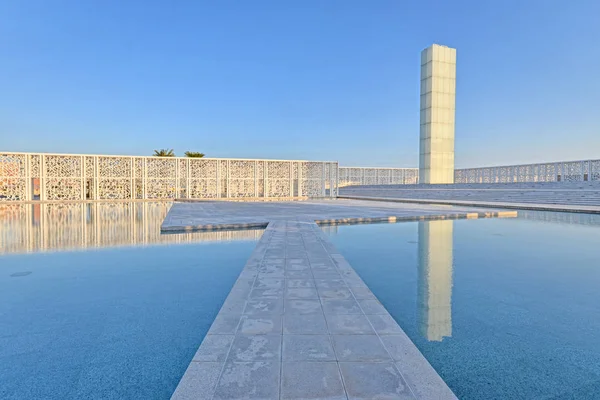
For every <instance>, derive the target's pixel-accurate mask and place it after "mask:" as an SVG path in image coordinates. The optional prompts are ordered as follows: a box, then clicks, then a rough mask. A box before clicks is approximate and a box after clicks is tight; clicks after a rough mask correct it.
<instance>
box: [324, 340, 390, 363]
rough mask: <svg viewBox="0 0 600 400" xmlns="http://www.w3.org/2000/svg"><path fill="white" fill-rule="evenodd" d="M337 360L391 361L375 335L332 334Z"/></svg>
mask: <svg viewBox="0 0 600 400" xmlns="http://www.w3.org/2000/svg"><path fill="white" fill-rule="evenodd" d="M332 339H333V346H334V348H335V354H336V357H337V359H338V360H339V361H366V362H374V361H392V359H391V358H390V355H389V354H388V353H387V351H386V350H385V348H384V347H383V345H382V344H381V341H380V340H379V337H378V336H377V335H333V336H332Z"/></svg>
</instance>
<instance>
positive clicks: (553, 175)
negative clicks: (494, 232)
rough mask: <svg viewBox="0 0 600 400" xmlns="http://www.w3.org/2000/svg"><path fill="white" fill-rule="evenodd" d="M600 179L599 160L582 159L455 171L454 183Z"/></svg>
mask: <svg viewBox="0 0 600 400" xmlns="http://www.w3.org/2000/svg"><path fill="white" fill-rule="evenodd" d="M599 180H600V160H582V161H567V162H553V163H541V164H524V165H508V166H500V167H485V168H467V169H457V170H455V171H454V183H514V182H585V181H599Z"/></svg>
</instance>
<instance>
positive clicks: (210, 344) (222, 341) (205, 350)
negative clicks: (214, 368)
mask: <svg viewBox="0 0 600 400" xmlns="http://www.w3.org/2000/svg"><path fill="white" fill-rule="evenodd" d="M234 337H235V336H234V335H206V336H205V337H204V340H203V341H202V344H201V345H200V347H199V348H198V351H196V354H195V355H194V358H193V359H192V360H193V361H208V362H217V361H220V362H225V359H226V358H227V353H229V348H230V347H231V343H232V342H233V338H234Z"/></svg>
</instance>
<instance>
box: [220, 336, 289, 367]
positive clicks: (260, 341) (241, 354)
mask: <svg viewBox="0 0 600 400" xmlns="http://www.w3.org/2000/svg"><path fill="white" fill-rule="evenodd" d="M280 359H281V335H237V336H236V337H235V340H234V341H233V344H232V346H231V351H230V352H229V360H231V361H278V360H280Z"/></svg>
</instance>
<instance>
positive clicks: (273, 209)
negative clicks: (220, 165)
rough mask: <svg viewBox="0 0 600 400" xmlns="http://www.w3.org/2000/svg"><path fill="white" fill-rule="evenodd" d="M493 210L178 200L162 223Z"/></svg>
mask: <svg viewBox="0 0 600 400" xmlns="http://www.w3.org/2000/svg"><path fill="white" fill-rule="evenodd" d="M496 214H497V213H496V212H494V211H493V210H491V211H490V210H482V209H481V208H473V207H452V206H444V205H427V204H401V203H390V202H376V201H368V200H343V199H337V200H307V201H293V202H266V203H265V202H246V203H245V202H224V201H197V202H184V203H175V205H174V206H173V207H172V208H171V210H170V211H169V213H168V214H167V216H166V218H165V220H164V221H163V223H162V225H161V231H162V232H183V231H196V230H217V229H244V228H266V227H267V225H268V223H269V222H271V221H309V222H316V223H317V224H342V223H373V222H397V221H415V220H419V219H425V218H459V217H462V218H466V217H470V218H477V217H485V216H494V215H496Z"/></svg>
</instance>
